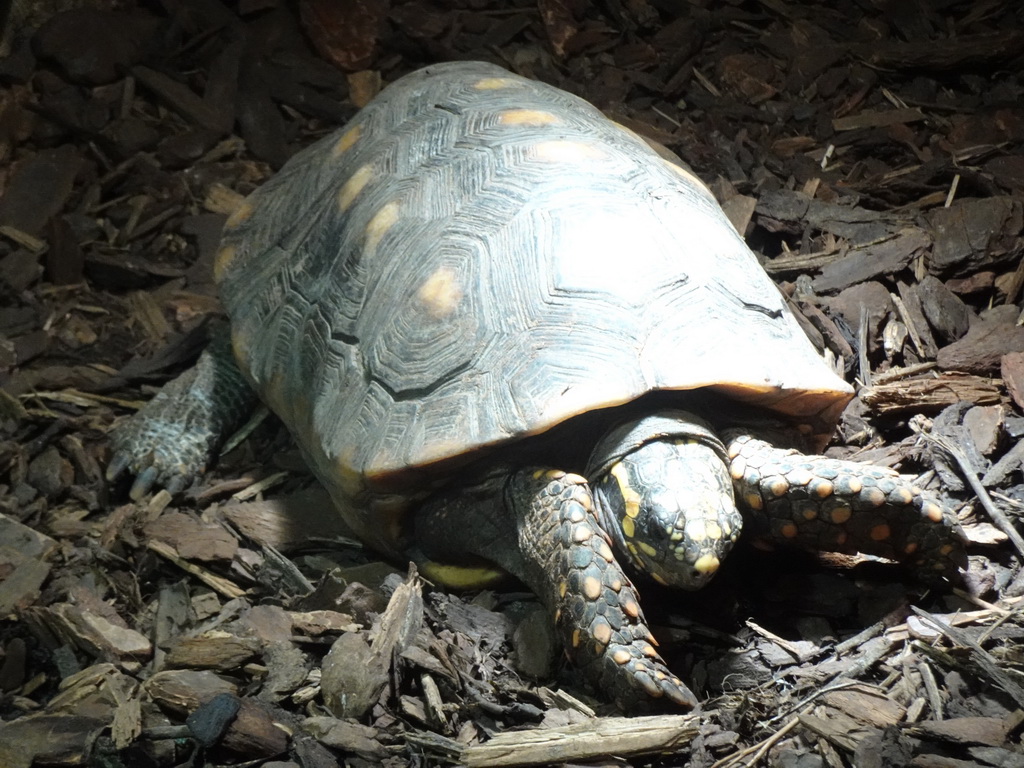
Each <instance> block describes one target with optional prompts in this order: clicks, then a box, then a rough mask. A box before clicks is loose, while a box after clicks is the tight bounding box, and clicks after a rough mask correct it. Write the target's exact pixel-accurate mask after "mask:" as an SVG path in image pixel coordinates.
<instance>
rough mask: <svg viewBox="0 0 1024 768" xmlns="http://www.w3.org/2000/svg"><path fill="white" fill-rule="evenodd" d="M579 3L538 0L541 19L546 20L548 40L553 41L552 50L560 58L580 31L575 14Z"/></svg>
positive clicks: (563, 0)
mask: <svg viewBox="0 0 1024 768" xmlns="http://www.w3.org/2000/svg"><path fill="white" fill-rule="evenodd" d="M578 5H579V4H578V3H573V2H571V0H538V2H537V7H538V9H539V10H540V18H541V21H543V22H544V31H545V32H546V33H547V36H548V42H550V43H551V50H553V51H554V52H555V55H556V56H558V57H559V58H561V57H563V56H565V52H566V48H567V47H568V46H569V44H570V43H571V42H572V39H573V38H574V37H575V36H576V34H577V33H578V32H579V27H578V25H577V24H576V18H575V16H574V14H573V10H574V8H573V6H577V7H578Z"/></svg>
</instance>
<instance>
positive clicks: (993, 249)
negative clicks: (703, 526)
mask: <svg viewBox="0 0 1024 768" xmlns="http://www.w3.org/2000/svg"><path fill="white" fill-rule="evenodd" d="M75 5H77V6H81V7H77V8H76V7H71V4H70V3H67V2H65V3H52V2H51V3H44V2H25V3H20V2H16V3H15V4H14V8H13V11H12V12H11V16H10V18H9V19H8V23H7V28H6V35H5V38H4V43H3V46H4V47H3V52H4V54H5V55H4V56H3V58H0V83H2V85H3V88H2V89H0V718H2V722H0V767H2V768H29V766H32V765H90V766H125V767H127V768H132V767H133V766H154V767H155V766H178V765H194V766H200V765H221V764H242V765H264V766H275V768H285V767H288V768H292V767H294V766H303V768H314V767H315V768H328V767H329V766H339V765H352V766H366V765H387V766H400V765H409V764H413V765H435V764H447V763H452V764H463V765H473V766H498V765H534V764H544V763H556V764H573V765H584V764H585V765H602V766H607V765H624V764H638V765H640V764H643V765H647V764H653V765H666V766H668V765H671V766H681V765H692V766H716V767H718V768H725V766H741V765H753V764H763V765H777V766H793V767H796V766H800V768H805V767H806V768H814V767H815V766H836V767H838V766H865V767H867V766H889V765H900V766H902V765H911V766H915V767H916V768H959V767H961V766H999V767H1000V768H1013V767H1014V766H1017V767H1018V768H1020V767H1022V766H1024V752H1022V751H1021V746H1020V745H1021V732H1022V726H1024V679H1022V674H1021V673H1022V671H1024V642H1022V638H1024V622H1022V619H1021V613H1020V606H1021V602H1020V599H1021V598H1020V596H1021V595H1022V594H1024V576H1022V571H1021V568H1020V560H1021V558H1022V557H1024V541H1022V539H1021V536H1020V534H1019V533H1018V528H1019V527H1020V519H1021V517H1022V514H1024V477H1022V462H1024V441H1021V440H1020V438H1021V436H1022V435H1024V416H1022V410H1024V326H1022V324H1021V323H1022V317H1024V315H1022V312H1021V297H1022V286H1024V260H1022V252H1024V81H1022V77H1021V74H1020V73H1021V72H1022V71H1024V69H1022V65H1024V7H1022V6H1021V5H1020V4H1019V3H1018V2H1017V1H1016V0H980V1H979V0H969V1H968V0H930V1H929V2H924V0H919V1H918V2H883V1H882V0H878V1H874V0H872V1H871V2H868V1H867V0H838V1H837V2H813V1H812V0H804V1H803V2H797V1H796V0H759V1H757V2H755V1H753V0H750V1H746V0H728V1H726V2H712V1H711V0H689V1H688V2H682V1H680V0H605V1H604V2H597V1H594V2H591V1H590V0H537V1H536V2H533V1H529V2H528V1H526V0H523V1H515V2H509V3H498V2H494V1H493V0H454V2H449V3H442V2H436V3H428V2H422V1H420V0H416V1H414V2H401V0H391V1H390V2H388V0H347V1H345V2H332V1H331V0H300V1H299V2H297V3H285V2H279V0H240V2H238V3H237V4H236V3H222V2H220V1H219V0H161V1H160V2H149V3H144V2H138V3H136V2H133V0H124V2H113V1H111V2H102V1H101V0H98V1H97V2H89V3H87V4H83V3H77V4H75ZM466 58H474V59H485V60H490V61H494V62H497V63H500V64H502V65H504V66H505V67H507V68H509V69H512V70H514V71H516V72H519V73H521V74H523V75H526V76H529V77H533V78H537V79H540V80H544V81H547V82H550V83H553V84H555V85H558V86H560V87H562V88H565V89H567V90H570V91H573V92H576V93H579V94H580V95H582V96H584V97H586V98H588V99H590V100H591V101H593V102H594V103H595V104H597V105H598V106H599V107H600V108H601V109H603V110H605V111H606V112H607V113H608V114H609V115H610V116H612V117H614V119H616V120H618V121H620V122H621V123H623V124H624V125H626V126H628V127H630V128H632V129H633V130H634V131H636V132H638V133H640V134H641V135H643V136H644V137H646V138H648V139H650V140H652V141H654V142H658V143H660V144H661V145H663V146H665V147H667V148H669V149H670V150H672V151H674V152H676V153H677V154H678V155H679V156H680V157H682V159H683V160H685V161H686V162H687V163H688V164H690V166H692V167H693V169H694V170H695V172H696V173H697V174H698V175H699V176H701V177H702V178H703V179H704V180H705V181H707V182H708V184H709V185H710V186H711V188H712V189H713V191H714V192H715V194H716V196H717V197H718V199H719V200H720V202H721V203H722V205H723V207H724V208H725V209H726V211H727V213H728V214H729V216H730V218H731V220H732V221H733V223H734V224H735V225H736V226H737V228H738V229H739V230H740V231H741V232H743V233H745V235H746V237H747V238H748V241H749V242H750V243H751V245H752V246H753V247H754V248H755V250H757V251H758V253H759V254H761V255H763V256H764V263H765V268H766V269H767V270H768V272H769V273H770V274H771V275H772V276H773V277H774V278H775V279H776V280H777V281H778V282H779V285H780V287H781V289H782V290H783V292H784V293H785V294H786V295H787V296H788V297H789V299H790V303H791V306H792V307H793V309H794V311H795V312H796V313H797V315H798V317H799V318H800V320H801V322H802V323H803V324H804V326H805V328H806V330H807V333H808V334H809V335H810V336H811V338H812V339H813V340H814V341H815V343H816V344H817V345H818V347H819V348H820V349H822V350H824V351H825V354H826V355H827V356H828V357H829V358H830V359H831V360H833V361H835V363H836V365H837V367H839V368H840V369H841V370H844V371H845V372H846V375H847V377H848V378H849V379H850V380H851V381H855V382H856V384H857V387H858V396H857V398H856V399H855V400H854V401H853V403H852V404H851V405H850V406H849V408H848V409H847V411H846V413H845V415H844V418H843V421H842V424H841V425H840V428H839V430H838V433H837V436H836V439H835V441H834V443H833V445H832V447H830V448H829V453H830V454H831V455H835V456H840V457H850V458H855V459H862V460H866V461H871V462H874V463H876V464H883V465H887V466H894V467H896V468H898V469H899V470H900V471H901V472H905V473H909V474H913V475H917V476H918V480H917V482H918V483H919V484H921V485H923V486H926V487H930V488H932V489H934V490H935V491H936V492H938V493H940V494H942V495H943V496H945V497H946V498H947V500H948V502H949V503H950V505H951V506H952V507H953V508H954V509H955V510H956V511H957V514H958V516H959V517H960V519H961V521H962V523H963V524H964V528H965V531H966V532H967V536H968V538H969V551H970V555H971V563H970V571H969V572H968V573H967V574H966V576H965V578H964V582H963V584H961V585H959V586H955V587H951V588H949V589H947V590H935V589H926V588H925V587H922V586H921V585H920V584H918V583H916V582H915V581H914V579H913V577H912V575H909V574H906V573H903V572H901V571H900V570H898V569H897V568H896V567H895V566H892V565H890V564H884V563H878V562H870V561H868V562H858V561H853V560H850V559H836V558H832V559H828V560H826V559H824V558H814V557H806V558H805V557H795V556H793V555H780V554H779V553H770V552H763V551H759V550H756V549H754V548H752V547H740V548H739V549H738V551H736V552H735V553H734V555H733V557H732V558H731V560H730V562H729V563H728V564H727V566H726V567H725V569H724V571H723V573H722V574H721V575H720V577H719V578H718V579H717V580H716V583H715V584H714V585H713V586H712V587H711V588H710V589H708V590H706V591H705V592H702V593H699V594H695V595H685V596H681V595H679V594H677V593H670V592H667V591H665V590H662V589H659V588H656V586H655V585H651V584H648V583H645V582H640V588H641V592H642V594H643V595H644V598H645V607H646V611H647V616H648V618H649V620H651V622H652V625H653V628H654V631H655V634H656V636H657V637H658V640H659V642H660V645H661V651H662V653H663V655H664V656H665V657H666V659H667V661H668V662H669V664H670V665H671V666H672V668H673V669H674V670H675V671H677V672H678V673H679V674H680V675H682V676H683V677H684V678H685V679H686V680H688V681H691V682H692V685H693V688H694V690H696V691H697V692H698V694H699V695H700V696H701V697H702V698H703V699H704V701H705V704H704V706H703V709H702V711H700V712H699V713H696V714H679V713H669V714H661V715H652V716H647V717H634V718H623V717H621V716H620V713H617V712H615V711H614V710H613V709H611V708H610V707H609V706H608V705H606V704H604V703H602V702H601V701H599V700H596V699H593V698H591V697H589V695H588V693H587V692H586V691H585V690H583V689H582V688H581V687H580V685H579V681H578V680H576V679H575V677H574V675H573V671H572V669H571V668H569V667H567V666H566V665H565V664H564V663H563V661H562V659H561V656H560V651H559V649H558V647H557V643H556V642H555V640H554V639H553V637H552V634H551V630H550V627H549V622H548V620H547V619H546V618H545V617H544V616H543V614H542V613H540V612H539V610H538V607H537V604H536V602H535V601H534V600H533V598H532V597H531V596H530V595H528V594H525V593H523V592H521V591H518V592H516V591H512V590H514V589H515V587H514V585H513V586H511V587H510V589H509V591H498V592H482V593H477V594H470V595H449V594H445V593H443V592H441V591H438V590H436V589H433V588H432V587H430V585H426V584H423V583H422V582H421V580H420V579H419V578H418V577H417V576H416V574H415V573H407V572H406V571H405V570H404V568H401V567H399V568H396V567H395V566H402V565H403V564H401V563H397V564H396V563H391V564H387V563H382V562H380V561H379V560H378V559H377V558H376V557H375V556H374V554H373V553H372V552H369V551H365V550H364V549H362V548H361V547H360V546H359V543H358V542H356V541H354V540H352V538H351V536H350V535H348V534H347V532H346V531H345V530H344V529H343V528H342V526H341V524H340V522H338V521H337V519H336V517H335V516H334V514H333V513H332V512H331V510H330V506H329V504H328V502H327V501H326V499H325V497H324V495H323V494H322V493H321V492H319V491H318V490H317V489H316V486H315V483H314V482H313V480H312V478H311V477H310V476H309V475H308V473H307V472H306V470H305V469H304V468H303V466H302V462H301V460H300V459H299V457H298V455H297V452H296V451H295V448H294V447H293V445H292V444H291V442H290V439H289V438H288V436H287V433H286V432H285V431H284V430H283V428H282V427H281V426H280V424H279V423H278V422H277V421H276V420H275V419H274V418H273V417H269V418H263V419H258V420H256V421H254V422H253V424H252V425H251V428H250V429H248V430H247V431H246V433H245V435H244V436H243V438H242V439H241V440H240V441H237V444H236V445H234V446H232V447H229V449H228V450H226V451H225V453H224V454H223V455H222V457H221V459H220V461H219V462H218V464H217V466H216V467H215V468H214V469H212V470H211V471H210V472H209V473H207V475H206V476H205V477H204V478H203V479H202V481H201V482H199V483H198V484H197V485H195V486H194V487H192V488H190V489H189V490H187V491H186V492H185V493H183V494H181V495H179V496H178V497H174V498H172V497H171V496H170V495H169V494H167V493H166V492H160V493H156V494H154V495H151V496H148V497H146V498H145V499H143V500H142V501H140V502H139V503H131V502H129V501H128V495H127V488H126V486H125V485H124V484H123V483H117V484H111V483H108V482H107V481H106V480H105V478H104V468H105V466H106V463H107V461H108V460H109V455H110V452H109V444H108V438H107V435H108V432H109V430H110V429H111V427H112V426H113V425H115V424H116V423H117V422H118V421H119V420H120V419H123V418H125V417H126V416H127V415H129V414H130V413H131V412H132V411H133V410H134V409H136V408H137V407H138V406H139V405H140V404H141V403H142V402H144V401H145V400H146V399H148V398H149V397H150V396H151V395H152V393H153V392H154V391H155V390H156V388H157V387H158V386H159V385H160V384H161V383H162V382H164V381H166V380H167V379H168V378H170V377H172V376H173V375H174V374H175V373H177V372H180V371H181V370H182V369H183V368H184V367H186V366H187V365H188V364H189V363H190V362H191V361H192V360H193V359H194V358H195V356H196V354H197V352H198V350H199V349H200V348H201V347H202V344H203V343H204V340H205V337H206V333H207V328H208V325H209V321H210V320H211V319H214V318H217V317H218V316H219V307H218V303H217V299H216V296H215V292H214V290H213V286H212V279H211V264H212V257H213V253H214V251H215V249H216V245H217V240H218V233H219V230H220V227H221V225H222V223H223V221H224V219H225V216H226V214H227V213H228V212H230V211H231V210H232V209H233V207H234V206H235V205H236V204H237V201H238V199H239V196H240V195H245V194H247V193H248V192H250V191H251V190H253V189H254V188H256V187H257V186H259V185H260V184H261V183H262V182H263V181H265V180H266V179H267V178H268V177H269V176H270V175H272V174H273V173H274V171H275V169H277V168H279V167H280V166H281V165H282V164H283V163H284V162H285V161H286V160H287V158H288V157H290V156H291V155H292V154H293V153H294V152H295V151H296V150H298V149H299V148H301V147H302V146H304V145H306V144H308V143H310V142H311V141H313V140H315V139H316V138H318V137H320V136H322V135H324V134H325V133H326V132H329V131H331V130H333V129H334V128H336V127H337V126H339V125H342V124H344V123H345V121H346V120H348V119H349V118H350V117H351V116H352V115H353V114H354V113H355V112H356V111H357V109H358V108H359V107H360V106H361V105H363V104H365V103H366V102H367V101H368V100H369V99H370V98H372V96H373V95H374V94H375V93H376V92H377V91H378V90H379V89H380V88H381V87H382V85H383V84H386V83H387V82H390V81H392V80H394V79H395V78H396V77H398V76H400V75H401V74H404V73H405V72H408V71H410V70H412V69H415V68H416V67H418V66H420V65H422V64H425V63H429V62H434V61H443V60H450V59H466ZM625 256H626V255H624V257H625Z"/></svg>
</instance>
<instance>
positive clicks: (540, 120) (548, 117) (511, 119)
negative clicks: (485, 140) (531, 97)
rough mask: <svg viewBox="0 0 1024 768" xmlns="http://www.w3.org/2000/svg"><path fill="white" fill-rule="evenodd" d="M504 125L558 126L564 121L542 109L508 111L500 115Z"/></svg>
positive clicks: (499, 120)
mask: <svg viewBox="0 0 1024 768" xmlns="http://www.w3.org/2000/svg"><path fill="white" fill-rule="evenodd" d="M498 122H499V123H501V124H502V125H528V126H541V125H557V124H558V123H561V122H562V121H561V120H560V119H559V118H558V117H557V116H556V115H553V114H551V113H550V112H545V111H543V110H541V109H508V110H505V111H504V112H502V113H501V114H499V115H498Z"/></svg>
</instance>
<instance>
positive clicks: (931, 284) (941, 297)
mask: <svg viewBox="0 0 1024 768" xmlns="http://www.w3.org/2000/svg"><path fill="white" fill-rule="evenodd" d="M917 293H918V295H919V296H920V297H921V309H922V310H923V311H924V316H925V317H926V318H928V322H929V323H930V324H931V326H932V328H933V329H935V332H936V333H937V334H938V336H939V338H940V339H941V340H942V341H946V342H951V341H956V340H957V339H961V338H963V337H964V336H965V335H966V334H967V331H968V329H969V328H970V327H971V321H972V320H973V319H974V313H973V312H972V311H971V310H970V308H969V307H968V306H967V305H966V304H964V302H963V301H961V300H960V299H959V298H958V297H957V296H956V294H954V293H953V292H952V291H951V290H949V288H947V287H946V286H945V285H943V284H942V281H941V280H939V279H938V278H937V277H934V276H933V275H925V276H924V277H923V278H921V281H920V282H919V283H918V284H917Z"/></svg>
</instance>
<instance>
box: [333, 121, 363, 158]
mask: <svg viewBox="0 0 1024 768" xmlns="http://www.w3.org/2000/svg"><path fill="white" fill-rule="evenodd" d="M362 132H363V127H362V126H361V125H357V126H354V127H352V128H349V129H348V130H347V131H345V132H344V133H343V134H341V138H339V139H338V140H337V141H336V142H334V146H333V147H332V148H331V157H339V156H340V155H343V154H345V153H346V152H348V151H349V150H350V149H352V145H353V144H355V143H356V142H357V141H358V140H359V135H360V134H361V133H362Z"/></svg>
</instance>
